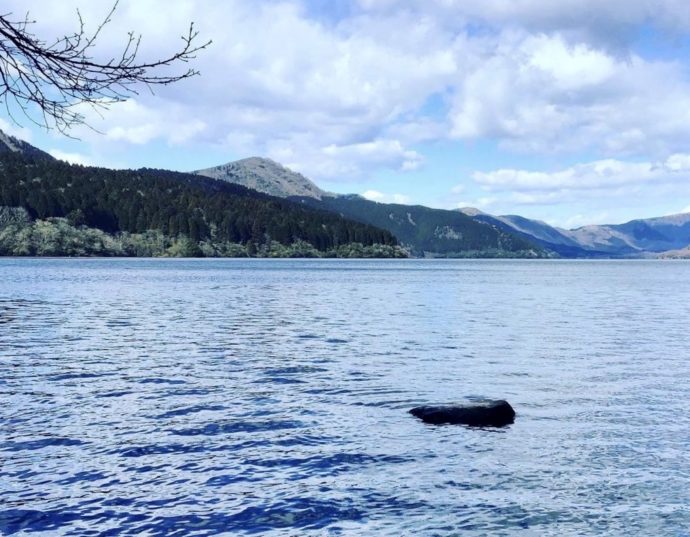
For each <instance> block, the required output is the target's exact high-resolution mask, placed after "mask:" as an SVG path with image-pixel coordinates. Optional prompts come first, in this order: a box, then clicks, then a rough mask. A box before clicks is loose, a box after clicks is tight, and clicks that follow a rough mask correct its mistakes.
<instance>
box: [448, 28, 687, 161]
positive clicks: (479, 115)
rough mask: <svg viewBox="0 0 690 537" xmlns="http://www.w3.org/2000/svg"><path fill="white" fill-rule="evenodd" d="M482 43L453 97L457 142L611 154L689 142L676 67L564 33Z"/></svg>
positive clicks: (682, 77) (667, 149)
mask: <svg viewBox="0 0 690 537" xmlns="http://www.w3.org/2000/svg"><path fill="white" fill-rule="evenodd" d="M475 46H476V47H477V50H476V57H477V58H478V60H477V61H476V62H474V63H473V64H472V67H471V68H470V69H468V70H467V71H466V73H465V75H464V76H463V78H462V80H461V81H459V84H458V90H457V92H456V93H455V94H454V97H453V105H452V109H451V111H450V120H451V122H452V131H451V134H452V136H454V137H457V138H459V139H477V138H484V139H495V140H498V141H500V142H501V143H502V144H503V145H504V147H506V148H509V149H513V150H519V151H523V152H524V151H526V152H538V153H553V152H568V153H574V152H578V151H583V150H595V151H598V152H601V153H604V154H606V155H608V156H613V155H631V154H652V155H656V156H660V155H664V154H669V153H672V152H677V151H682V150H684V148H685V147H686V146H687V141H688V140H689V139H690V106H689V105H690V81H688V79H687V76H686V74H685V70H684V68H683V67H682V66H681V65H680V64H678V63H674V62H668V61H648V60H644V59H642V58H641V57H639V56H636V55H634V54H632V55H630V56H629V57H627V58H625V59H623V58H615V57H614V56H612V55H610V54H608V53H606V52H605V51H603V50H597V49H595V48H592V47H591V46H590V45H586V44H576V45H570V44H568V43H567V41H566V40H565V39H564V38H563V36H560V35H544V34H540V35H531V34H527V33H520V32H507V33H502V34H501V35H500V36H498V37H496V38H495V39H487V40H485V41H484V42H483V43H481V42H476V43H475ZM660 95H663V96H664V98H663V99H660Z"/></svg>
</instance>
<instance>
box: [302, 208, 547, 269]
mask: <svg viewBox="0 0 690 537" xmlns="http://www.w3.org/2000/svg"><path fill="white" fill-rule="evenodd" d="M292 199H296V198H292ZM299 200H300V201H301V202H302V203H304V204H306V205H310V206H312V207H317V208H320V209H325V210H327V211H331V212H334V213H337V214H340V215H342V216H343V217H346V218H351V219H353V220H356V221H358V222H364V223H366V224H370V225H373V226H376V227H380V228H382V229H386V230H388V231H390V232H391V233H392V234H393V235H395V237H396V238H397V239H398V241H400V243H401V244H402V245H403V246H405V247H407V248H409V249H410V251H411V252H412V253H413V254H414V255H417V256H432V257H433V256H440V257H545V256H546V255H547V254H546V252H544V250H543V249H542V248H540V247H539V246H537V245H536V244H535V242H534V241H530V240H527V239H524V238H522V237H519V236H517V235H516V234H515V233H512V232H507V231H504V230H501V229H496V228H494V227H491V226H486V225H484V224H482V223H479V222H475V221H474V220H473V219H472V218H470V217H468V216H466V215H464V214H462V213H459V212H457V211H447V210H443V209H431V208H429V207H424V206H421V205H400V204H395V203H377V202H374V201H370V200H367V199H365V198H363V197H361V196H358V195H354V194H353V195H347V196H324V197H323V198H322V199H320V200H316V199H313V198H307V197H303V198H299Z"/></svg>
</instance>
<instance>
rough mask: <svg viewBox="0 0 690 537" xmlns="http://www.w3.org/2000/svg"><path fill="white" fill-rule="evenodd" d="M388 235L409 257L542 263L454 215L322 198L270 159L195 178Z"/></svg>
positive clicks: (523, 245)
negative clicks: (321, 212)
mask: <svg viewBox="0 0 690 537" xmlns="http://www.w3.org/2000/svg"><path fill="white" fill-rule="evenodd" d="M196 173H197V174H199V175H203V176H206V177H213V178H215V179H222V180H224V181H228V182H231V183H235V184H239V185H243V186H246V187H249V188H253V189H256V190H258V191H260V192H264V193H266V194H269V195H272V196H279V197H282V198H287V199H289V200H291V201H295V202H299V203H300V204H302V205H304V206H308V207H312V208H314V209H321V210H324V211H328V212H331V213H336V214H338V215H341V216H342V217H344V218H348V219H352V220H355V221H358V222H362V223H364V224H369V225H372V226H376V227H378V228H381V229H385V230H387V231H389V232H390V233H392V234H393V235H394V236H395V237H396V238H397V239H398V240H399V241H400V243H401V244H402V245H403V246H405V247H406V248H408V250H409V251H410V252H411V253H412V254H413V255H415V256H432V257H434V256H438V257H532V258H534V257H547V256H548V255H549V253H548V252H546V251H545V250H544V249H543V248H542V247H541V246H539V245H537V244H536V243H535V242H534V241H532V240H530V239H525V238H524V237H521V236H519V235H518V234H516V233H514V232H513V231H511V230H502V229H496V228H494V227H493V226H486V225H484V224H482V223H479V222H475V221H474V220H473V219H472V218H470V217H468V216H466V215H464V214H462V213H459V212H457V211H446V210H443V209H432V208H429V207H423V206H421V205H413V206H412V205H401V204H391V203H377V202H374V201H370V200H367V199H365V198H363V197H361V196H358V195H356V194H351V195H337V194H332V193H328V192H325V191H323V190H321V189H320V188H319V187H318V186H316V185H315V184H314V183H313V182H312V181H310V180H309V179H307V178H306V177H304V176H303V175H302V174H299V173H296V172H293V171H292V170H290V169H289V168H286V167H284V166H282V165H280V164H278V163H276V162H274V161H272V160H270V159H266V158H261V157H251V158H247V159H243V160H238V161H236V162H230V163H228V164H224V165H222V166H216V167H213V168H208V169H205V170H200V171H197V172H196Z"/></svg>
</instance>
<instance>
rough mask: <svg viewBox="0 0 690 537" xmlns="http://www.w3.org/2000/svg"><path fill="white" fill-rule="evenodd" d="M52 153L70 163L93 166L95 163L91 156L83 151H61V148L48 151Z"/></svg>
mask: <svg viewBox="0 0 690 537" xmlns="http://www.w3.org/2000/svg"><path fill="white" fill-rule="evenodd" d="M48 153H49V154H50V155H52V156H53V157H55V158H56V159H58V160H64V161H65V162H69V163H70V164H82V165H84V166H91V165H92V164H93V162H92V160H91V158H89V157H88V156H86V155H82V154H81V153H70V152H67V151H61V150H60V149H50V150H49V151H48Z"/></svg>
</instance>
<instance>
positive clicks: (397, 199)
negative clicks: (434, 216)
mask: <svg viewBox="0 0 690 537" xmlns="http://www.w3.org/2000/svg"><path fill="white" fill-rule="evenodd" d="M362 197H363V198H366V199H368V200H371V201H377V202H379V203H400V204H409V203H410V197H409V196H406V195H405V194H397V193H396V194H385V193H383V192H379V191H378V190H367V191H366V192H362Z"/></svg>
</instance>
